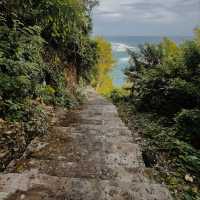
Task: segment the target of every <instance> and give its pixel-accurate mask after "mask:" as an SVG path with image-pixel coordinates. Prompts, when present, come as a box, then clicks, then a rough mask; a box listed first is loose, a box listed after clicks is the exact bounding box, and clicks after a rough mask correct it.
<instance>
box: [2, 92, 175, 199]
mask: <svg viewBox="0 0 200 200" xmlns="http://www.w3.org/2000/svg"><path fill="white" fill-rule="evenodd" d="M54 120H56V124H55V125H54V126H53V127H52V128H51V129H50V131H49V133H48V135H46V136H43V137H42V138H36V139H35V140H33V141H32V143H31V144H30V145H29V147H28V149H27V151H26V152H25V154H24V156H23V157H22V158H21V159H20V160H18V161H15V162H13V163H11V164H10V166H9V167H8V169H7V171H6V172H5V173H3V174H0V200H3V199H8V200H23V199H24V200H170V199H171V197H170V194H169V192H168V190H167V189H166V188H165V187H164V186H163V185H159V184H156V183H155V182H153V181H152V180H151V181H150V180H148V179H147V178H146V177H145V175H144V171H145V166H144V163H143V161H142V157H141V151H140V147H139V146H138V144H136V143H134V138H133V136H132V134H131V132H130V131H129V130H128V129H127V128H126V127H125V125H124V124H123V123H122V121H121V119H120V118H119V117H118V114H117V110H116V107H115V106H114V105H113V104H111V103H110V102H108V101H107V100H105V99H104V98H103V97H101V96H99V95H97V94H96V93H95V92H94V91H93V90H91V89H90V91H89V99H88V103H87V104H86V105H85V106H84V108H83V109H81V110H79V111H73V112H71V113H67V112H65V111H64V110H58V112H57V116H56V117H55V119H54Z"/></svg>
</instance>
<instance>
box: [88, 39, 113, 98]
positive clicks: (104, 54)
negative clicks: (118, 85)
mask: <svg viewBox="0 0 200 200" xmlns="http://www.w3.org/2000/svg"><path fill="white" fill-rule="evenodd" d="M95 41H96V42H97V50H98V55H99V57H98V62H97V65H96V67H95V69H94V71H93V80H92V86H93V87H95V88H96V90H97V92H99V93H100V94H102V95H105V96H106V95H108V94H110V92H111V91H112V90H113V87H114V86H113V82H112V78H111V77H110V74H109V73H110V71H111V70H112V68H113V67H114V63H115V60H114V58H113V55H112V47H111V44H110V43H109V42H108V41H106V40H105V39H104V38H102V37H96V38H95Z"/></svg>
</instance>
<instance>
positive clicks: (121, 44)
mask: <svg viewBox="0 0 200 200" xmlns="http://www.w3.org/2000/svg"><path fill="white" fill-rule="evenodd" d="M105 38H106V39H107V40H108V41H110V42H111V44H112V51H113V55H114V58H115V60H116V65H115V66H114V68H113V70H112V71H111V73H110V75H111V77H112V79H113V83H114V85H115V86H122V85H123V84H124V82H125V80H126V76H125V75H124V69H125V68H126V67H127V66H128V61H129V55H128V53H127V48H129V49H132V50H137V47H138V45H141V44H145V43H159V42H161V41H162V39H163V37H159V36H158V37H157V36H149V37H146V36H107V37H105ZM170 38H171V39H172V40H173V41H175V42H176V43H181V42H183V41H185V40H189V39H191V37H184V36H177V37H170Z"/></svg>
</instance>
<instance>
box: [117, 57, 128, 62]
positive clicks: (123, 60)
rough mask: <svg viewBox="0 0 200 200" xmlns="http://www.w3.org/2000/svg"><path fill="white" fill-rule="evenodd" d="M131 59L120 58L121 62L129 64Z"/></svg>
mask: <svg viewBox="0 0 200 200" xmlns="http://www.w3.org/2000/svg"><path fill="white" fill-rule="evenodd" d="M129 59H130V58H129V57H124V58H120V59H119V60H120V62H128V61H129Z"/></svg>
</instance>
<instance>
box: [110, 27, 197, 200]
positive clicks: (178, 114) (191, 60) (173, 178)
mask: <svg viewBox="0 0 200 200" xmlns="http://www.w3.org/2000/svg"><path fill="white" fill-rule="evenodd" d="M195 33H196V36H195V39H194V40H191V41H186V42H184V43H183V44H180V45H179V46H178V45H176V44H175V43H174V42H173V41H171V40H170V39H167V38H165V39H164V40H163V42H161V43H160V44H151V45H150V44H146V45H144V46H141V47H140V51H139V52H132V51H129V53H130V56H131V60H130V66H129V68H128V69H127V70H126V72H125V73H126V75H127V76H128V79H129V82H131V84H132V87H131V90H130V92H131V95H130V96H129V98H127V99H126V101H124V100H123V98H118V99H117V105H118V106H119V107H120V106H121V105H122V106H123V107H124V108H123V110H124V111H122V112H123V113H122V114H121V115H122V116H123V117H124V118H125V121H127V123H128V124H130V127H133V126H137V128H138V127H139V128H141V130H142V132H143V136H144V137H145V144H144V148H145V149H147V150H151V151H153V152H155V155H157V156H158V157H159V159H158V163H157V169H158V171H159V173H160V174H159V180H160V181H162V182H163V181H165V182H166V184H168V185H169V187H170V189H172V191H174V196H175V197H176V199H198V198H199V189H198V188H199V184H200V179H199V173H200V171H199V169H200V153H199V148H200V143H199V141H200V134H199V133H200V79H199V77H200V45H199V44H200V43H199V41H200V39H199V29H197V30H196V31H195ZM114 94H115V93H114ZM116 96H117V97H118V96H119V95H116V94H115V95H114V101H116V100H115V99H116ZM127 104H128V105H127ZM138 111H145V112H138ZM124 112H127V113H128V116H126V115H127V114H124ZM133 130H134V131H135V129H133ZM166 168H167V170H166ZM186 175H189V176H190V177H192V181H188V180H186V178H185V176H186ZM160 177H161V178H160Z"/></svg>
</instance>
